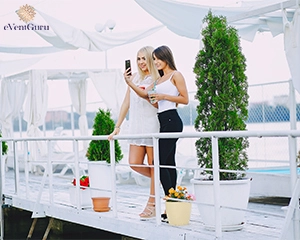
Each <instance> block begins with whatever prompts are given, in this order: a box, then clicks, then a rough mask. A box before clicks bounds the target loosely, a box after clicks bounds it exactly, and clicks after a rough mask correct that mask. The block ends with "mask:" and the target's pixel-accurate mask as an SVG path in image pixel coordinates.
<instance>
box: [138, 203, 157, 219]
mask: <svg viewBox="0 0 300 240" xmlns="http://www.w3.org/2000/svg"><path fill="white" fill-rule="evenodd" d="M154 217H155V203H152V202H147V205H146V207H145V209H144V211H143V212H142V213H140V219H141V220H147V219H151V218H154Z"/></svg>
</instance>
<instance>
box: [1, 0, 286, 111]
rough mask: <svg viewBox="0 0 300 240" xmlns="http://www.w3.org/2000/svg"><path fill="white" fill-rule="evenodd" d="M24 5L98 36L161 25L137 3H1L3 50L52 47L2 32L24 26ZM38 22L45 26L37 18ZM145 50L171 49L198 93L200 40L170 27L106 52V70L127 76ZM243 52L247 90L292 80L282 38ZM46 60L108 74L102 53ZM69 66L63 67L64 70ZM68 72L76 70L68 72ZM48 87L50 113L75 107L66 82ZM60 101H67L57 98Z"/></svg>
mask: <svg viewBox="0 0 300 240" xmlns="http://www.w3.org/2000/svg"><path fill="white" fill-rule="evenodd" d="M190 2H193V3H199V2H201V4H202V5H204V4H205V3H207V2H209V3H210V4H212V5H218V4H220V3H222V5H224V6H233V5H234V4H237V3H238V2H237V1H231V0H227V1H225V0H220V1H216V0H215V1H213V0H210V1H199V0H190ZM25 4H29V5H32V6H34V7H35V8H37V9H39V10H40V11H42V12H44V13H46V14H48V15H50V16H52V17H55V18H57V19H59V20H60V21H63V22H65V23H68V24H70V25H72V26H74V27H78V28H81V29H84V30H89V31H95V25H96V24H97V23H100V24H105V22H106V21H107V20H109V19H112V20H114V21H115V22H116V26H115V28H114V29H113V30H112V31H116V32H126V31H134V30H141V29H147V28H150V27H154V26H157V25H160V24H161V23H160V22H159V21H157V20H156V19H155V18H153V17H152V16H151V15H150V14H148V13H147V12H146V11H145V10H143V9H142V8H141V7H140V6H139V5H138V4H137V3H136V2H135V1H134V0H86V1H79V0H51V1H50V0H27V1H24V0H22V1H19V0H0V44H6V45H12V46H49V44H48V43H47V42H45V41H44V40H43V39H42V38H40V37H39V36H38V35H37V34H35V33H34V32H30V31H26V32H22V35H21V36H20V33H17V32H16V31H15V32H14V31H4V29H3V26H4V25H5V24H7V23H9V22H16V23H18V22H19V23H21V22H20V20H19V18H18V16H17V15H16V13H15V11H16V10H18V9H19V8H20V6H22V5H25ZM35 21H36V22H37V21H41V19H40V18H39V16H38V15H37V16H36V18H35ZM146 45H151V46H153V47H154V48H155V47H158V46H161V45H167V46H169V47H170V48H171V50H172V51H173V54H174V58H175V62H176V65H177V69H178V70H179V71H180V72H182V74H183V75H184V77H185V79H186V82H187V87H188V90H189V91H195V90H196V86H195V76H194V74H193V66H194V63H195V57H196V55H197V53H198V51H199V46H200V43H199V41H198V40H193V39H188V38H186V37H181V36H178V35H176V34H175V33H173V32H171V31H170V30H168V29H167V28H166V27H164V28H163V29H161V30H159V31H158V32H156V33H154V34H153V35H151V36H149V37H146V38H144V39H142V40H139V41H136V42H133V43H130V44H127V45H123V46H119V47H115V48H113V49H110V50H108V51H107V52H106V54H107V65H108V68H119V69H121V70H122V71H123V70H124V60H125V59H131V61H132V62H133V63H134V62H135V58H136V53H137V51H138V50H139V49H140V48H141V47H143V46H146ZM241 47H242V52H243V53H244V55H245V57H246V63H247V70H246V75H247V77H248V83H249V85H251V84H259V83H266V82H277V81H286V80H288V79H290V72H289V69H288V65H287V61H286V57H285V52H284V49H283V35H282V34H281V35H278V36H276V37H273V36H272V35H271V34H270V33H267V32H264V33H257V34H256V37H255V39H254V41H253V42H248V41H245V40H241ZM32 57H37V55H34V56H30V55H17V54H7V53H6V54H3V53H0V60H12V59H17V58H32ZM45 58H47V61H45V62H46V63H45V65H46V66H45V67H47V66H50V65H51V66H55V64H58V63H60V61H61V60H62V59H63V61H65V62H67V61H68V59H72V60H76V61H77V62H78V65H79V66H80V67H82V66H92V67H95V68H103V69H104V68H105V53H104V52H87V51H85V50H79V51H78V50H77V51H72V50H71V51H64V52H60V53H57V54H48V55H45ZM64 59H67V60H64ZM65 62H64V63H61V64H65ZM70 62H71V61H70ZM132 67H133V71H136V70H137V69H136V66H135V65H134V64H133V66H132ZM70 68H72V67H71V66H70ZM48 85H49V101H48V106H49V108H53V107H58V106H65V105H70V104H71V100H70V98H69V97H68V86H67V81H61V82H58V81H50V82H49V83H48ZM279 91H280V90H279ZM66 93H67V94H66ZM57 96H65V97H64V98H58V97H57ZM99 100H100V97H99V95H98V93H97V92H96V91H95V89H94V88H93V85H92V83H91V82H89V85H88V96H87V102H97V101H99Z"/></svg>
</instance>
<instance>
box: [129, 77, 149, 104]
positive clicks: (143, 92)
mask: <svg viewBox="0 0 300 240" xmlns="http://www.w3.org/2000/svg"><path fill="white" fill-rule="evenodd" d="M133 78H134V77H133V76H129V75H128V74H127V72H125V73H124V79H125V82H126V83H127V85H128V86H129V87H130V88H131V89H132V90H133V91H135V92H136V94H137V95H139V96H140V97H141V98H144V99H148V90H149V89H150V88H149V87H148V88H147V89H145V90H143V89H141V88H139V87H138V86H136V85H135V84H134V83H133V82H132V80H133Z"/></svg>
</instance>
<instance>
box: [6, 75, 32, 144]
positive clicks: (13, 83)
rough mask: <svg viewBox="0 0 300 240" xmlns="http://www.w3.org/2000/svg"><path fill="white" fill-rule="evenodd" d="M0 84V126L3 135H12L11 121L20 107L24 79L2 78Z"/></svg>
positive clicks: (23, 97) (22, 101)
mask: <svg viewBox="0 0 300 240" xmlns="http://www.w3.org/2000/svg"><path fill="white" fill-rule="evenodd" d="M0 84H1V94H0V123H1V126H2V135H3V137H13V124H12V121H13V120H14V118H15V117H17V116H18V114H19V112H20V110H21V109H22V106H23V103H24V100H25V94H26V83H25V82H24V81H18V80H9V79H2V80H1V82H0ZM10 149H11V148H10Z"/></svg>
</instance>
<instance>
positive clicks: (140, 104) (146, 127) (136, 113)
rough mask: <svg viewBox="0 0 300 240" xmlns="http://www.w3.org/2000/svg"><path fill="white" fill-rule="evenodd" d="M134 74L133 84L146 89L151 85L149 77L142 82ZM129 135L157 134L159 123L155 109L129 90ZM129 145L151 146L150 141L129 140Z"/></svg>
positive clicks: (151, 142)
mask: <svg viewBox="0 0 300 240" xmlns="http://www.w3.org/2000/svg"><path fill="white" fill-rule="evenodd" d="M139 78H140V77H139V75H138V74H136V76H135V78H134V79H133V83H134V84H135V85H137V86H140V87H145V88H147V87H148V86H149V85H150V84H152V82H153V81H152V78H151V76H146V77H145V79H144V80H142V81H140V80H139ZM128 122H129V132H128V133H129V134H143V133H145V134H148V133H158V132H159V122H158V118H157V108H155V107H153V106H152V105H151V104H150V103H149V102H148V101H147V100H145V99H143V98H141V97H140V96H138V95H137V94H136V93H135V92H134V91H133V90H132V89H130V107H129V121H128ZM129 144H131V145H137V146H153V141H152V139H130V140H129Z"/></svg>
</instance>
